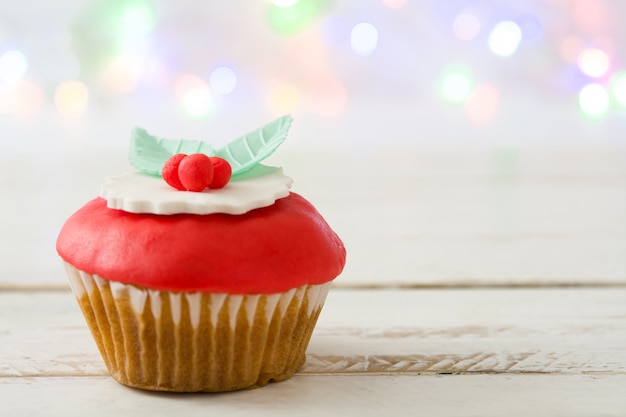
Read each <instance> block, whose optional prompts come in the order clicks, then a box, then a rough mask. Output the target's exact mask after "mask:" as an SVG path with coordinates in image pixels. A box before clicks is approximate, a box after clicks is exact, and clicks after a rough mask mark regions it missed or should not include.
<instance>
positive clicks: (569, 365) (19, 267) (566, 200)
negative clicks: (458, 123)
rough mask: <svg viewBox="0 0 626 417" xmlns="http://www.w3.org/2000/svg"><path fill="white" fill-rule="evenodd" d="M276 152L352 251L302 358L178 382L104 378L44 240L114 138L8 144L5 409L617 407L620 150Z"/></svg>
mask: <svg viewBox="0 0 626 417" xmlns="http://www.w3.org/2000/svg"><path fill="white" fill-rule="evenodd" d="M320 161H324V162H323V164H320ZM276 163H280V164H281V165H283V167H284V168H285V170H286V172H287V173H289V174H290V175H292V176H293V177H294V178H295V179H296V183H295V184H294V190H295V191H297V192H300V193H301V194H303V195H304V196H306V197H307V198H308V199H309V200H311V201H312V202H313V203H314V204H315V205H316V206H317V207H318V209H319V210H320V211H321V212H322V213H323V214H324V215H325V217H326V218H327V220H328V221H329V223H330V224H331V225H332V226H333V227H334V228H335V229H336V230H337V232H338V233H339V234H340V236H342V238H343V239H344V241H345V244H346V246H347V248H348V253H349V259H348V264H347V266H346V269H345V272H344V274H343V275H342V276H341V277H340V278H339V279H337V280H336V282H335V285H334V288H333V289H332V290H331V293H330V295H329V298H328V300H327V303H326V306H325V308H324V310H323V312H322V315H321V317H320V320H319V324H318V326H317V328H316V331H315V333H314V335H313V338H312V341H311V344H310V346H309V350H308V359H307V362H306V364H305V365H304V367H303V368H302V369H301V370H300V372H299V373H298V374H296V375H295V376H294V377H293V378H292V379H290V380H288V381H285V382H281V383H276V384H270V385H269V386H267V387H265V388H262V389H258V390H252V391H240V392H234V393H227V394H189V395H187V394H185V395H176V394H162V393H151V392H144V391H140V390H135V389H130V388H127V387H124V386H122V385H119V384H118V383H116V382H115V381H113V380H112V379H111V378H110V377H109V376H108V375H107V373H106V370H105V367H104V364H103V362H102V360H101V359H100V356H99V354H98V352H97V350H96V346H95V344H94V342H93V341H92V339H91V336H90V335H89V333H88V330H87V327H86V325H85V322H84V320H83V318H82V316H81V314H80V311H79V309H78V306H77V304H76V303H75V301H74V299H73V296H72V295H71V293H70V291H69V289H68V285H67V282H66V280H65V277H64V275H63V272H62V269H61V266H60V263H59V261H58V259H57V257H56V253H55V251H54V240H55V238H56V233H57V232H58V229H59V227H60V225H61V224H62V222H63V221H64V219H65V218H66V217H67V216H68V215H69V214H70V213H71V212H72V211H73V210H75V209H76V208H78V207H79V205H80V204H82V203H83V202H84V201H86V200H87V199H89V198H91V197H93V196H94V195H95V194H96V193H97V187H98V186H99V184H100V181H101V178H102V177H103V176H105V175H110V174H115V173H118V170H123V169H124V168H125V164H126V162H125V159H124V155H123V152H122V151H119V152H117V151H111V152H109V153H106V152H104V153H103V152H100V153H98V156H97V157H94V158H88V159H84V158H83V157H82V155H78V154H63V153H59V155H53V156H52V157H51V156H50V155H49V154H47V155H43V154H41V155H37V154H29V155H3V156H2V157H0V167H2V168H0V169H2V175H1V176H0V185H2V189H3V193H4V198H6V200H4V199H3V203H2V204H1V205H0V251H1V252H0V254H1V257H2V265H1V266H0V404H1V405H0V415H1V416H39V415H63V416H74V415H77V416H85V415H89V416H95V415H102V416H112V415H142V414H144V415H151V416H173V415H176V416H183V415H184V416H195V415H198V416H200V415H202V416H208V415H218V414H219V415H222V416H229V417H230V416H244V415H272V416H294V415H298V416H319V415H344V416H370V415H371V416H400V415H403V416H409V415H411V416H421V415H423V416H482V417H484V416H535V415H536V416H625V415H626V151H624V150H593V149H591V150H589V149H588V150H569V151H546V150H543V151H539V150H526V151H514V150H506V151H505V150H501V151H495V150H494V151H481V152H458V153H453V152H439V153H438V152H426V151H419V150H407V149H404V150H398V151H393V152H392V151H388V152H376V153H375V152H370V151H363V153H362V154H360V155H353V156H352V157H348V156H347V154H343V153H341V152H337V153H336V154H322V153H320V154H311V153H299V152H292V153H288V154H287V155H285V153H282V154H281V155H280V161H278V158H277V159H276ZM321 166H323V169H320V167H321ZM18 168H20V169H21V171H20V170H19V169H18ZM14 172H24V173H25V174H24V175H23V176H22V177H21V178H20V179H19V181H18V180H16V179H15V177H13V175H10V174H9V173H14ZM77 172H81V174H80V175H78V174H77ZM6 202H11V203H6Z"/></svg>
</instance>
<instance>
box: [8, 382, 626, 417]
mask: <svg viewBox="0 0 626 417" xmlns="http://www.w3.org/2000/svg"><path fill="white" fill-rule="evenodd" d="M625 387H626V375H601V376H597V375H594V376H589V375H554V374H541V375H538V374H532V375H528V374H524V375H508V374H507V375H421V376H411V375H401V374H393V375H376V376H373V375H361V376H358V377H355V376H354V375H332V376H330V375H302V374H300V375H295V376H294V377H293V378H291V379H290V380H287V381H284V382H280V383H276V384H270V385H268V386H266V387H264V388H262V389H258V390H252V391H239V392H232V393H225V394H199V395H198V394H187V395H181V394H175V395H173V394H164V393H150V392H144V391H140V390H133V389H129V388H127V387H124V386H122V385H120V384H118V383H116V382H115V381H114V380H112V379H111V378H109V377H54V378H51V377H38V378H3V377H0V399H3V400H8V399H10V401H3V407H2V409H3V413H6V415H8V416H16V417H18V416H19V417H21V416H25V417H26V416H27V417H38V416H50V415H55V416H56V415H58V416H64V417H74V416H77V417H83V416H85V415H89V416H94V417H99V416H103V417H105V416H112V415H144V414H145V415H147V414H149V415H150V416H153V417H160V416H167V417H171V416H179V415H184V416H189V417H194V416H198V417H200V416H202V417H204V416H207V415H220V416H228V417H240V416H274V417H292V416H294V415H298V416H301V417H308V416H311V417H318V416H320V415H330V416H334V415H342V416H347V417H369V416H373V417H374V416H375V417H379V416H387V415H393V416H396V415H399V416H416V417H418V416H424V417H432V416H437V417H458V416H464V417H502V416H507V417H528V416H550V417H581V416H585V417H588V416H594V417H597V416H602V417H623V416H624V410H626V388H625ZM3 415H4V414H3Z"/></svg>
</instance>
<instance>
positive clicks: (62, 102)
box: [54, 80, 89, 118]
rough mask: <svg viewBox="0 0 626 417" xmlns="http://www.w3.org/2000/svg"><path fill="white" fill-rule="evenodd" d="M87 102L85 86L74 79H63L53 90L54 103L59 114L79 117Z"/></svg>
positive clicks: (83, 111)
mask: <svg viewBox="0 0 626 417" xmlns="http://www.w3.org/2000/svg"><path fill="white" fill-rule="evenodd" d="M88 103H89V90H88V89H87V86H86V85H85V84H84V83H82V82H80V81H76V80H72V81H65V82H62V83H61V84H59V85H58V86H57V88H56V89H55V90H54V104H55V107H56V109H57V111H58V112H59V114H60V115H61V116H64V117H74V118H75V117H80V116H82V115H84V114H85V112H86V110H87V105H88Z"/></svg>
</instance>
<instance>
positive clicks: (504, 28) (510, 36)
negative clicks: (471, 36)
mask: <svg viewBox="0 0 626 417" xmlns="http://www.w3.org/2000/svg"><path fill="white" fill-rule="evenodd" d="M521 41H522V30H521V29H520V27H519V26H518V25H517V23H515V22H511V21H508V20H507V21H504V22H500V23H498V24H497V25H496V26H495V27H494V28H493V30H492V31H491V33H489V38H488V40H487V43H488V45H489V49H490V50H491V52H493V53H494V54H495V55H497V56H501V57H509V56H511V55H513V54H514V53H515V51H517V48H518V47H519V45H520V42H521Z"/></svg>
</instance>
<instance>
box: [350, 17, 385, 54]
mask: <svg viewBox="0 0 626 417" xmlns="http://www.w3.org/2000/svg"><path fill="white" fill-rule="evenodd" d="M377 45H378V29H376V27H375V26H374V25H373V24H371V23H367V22H363V23H359V24H357V25H355V26H354V27H353V28H352V31H351V32H350V47H351V48H352V51H353V52H354V53H355V54H357V55H360V56H369V55H371V54H372V53H373V52H374V51H375V50H376V46H377Z"/></svg>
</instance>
